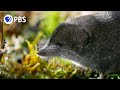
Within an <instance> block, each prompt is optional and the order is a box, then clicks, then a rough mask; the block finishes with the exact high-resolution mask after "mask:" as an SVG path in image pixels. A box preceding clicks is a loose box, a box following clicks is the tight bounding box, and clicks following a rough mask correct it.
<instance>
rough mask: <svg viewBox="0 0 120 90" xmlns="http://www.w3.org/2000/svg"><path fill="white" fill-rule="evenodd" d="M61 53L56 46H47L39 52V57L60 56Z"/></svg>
mask: <svg viewBox="0 0 120 90" xmlns="http://www.w3.org/2000/svg"><path fill="white" fill-rule="evenodd" d="M59 53H60V51H59V48H58V47H57V46H54V45H52V46H47V47H45V48H43V49H40V50H39V51H38V55H40V56H60V55H59Z"/></svg>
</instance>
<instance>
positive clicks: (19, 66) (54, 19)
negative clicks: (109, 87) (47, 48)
mask: <svg viewBox="0 0 120 90" xmlns="http://www.w3.org/2000/svg"><path fill="white" fill-rule="evenodd" d="M36 13H37V12H36ZM36 13H35V12H33V11H29V12H28V11H23V12H20V11H19V12H16V11H14V12H13V11H9V12H7V11H6V12H5V14H11V15H13V16H15V15H18V16H19V15H24V16H26V17H27V23H14V24H12V25H6V24H4V25H3V26H4V28H3V29H4V38H5V40H6V46H5V48H6V49H7V50H8V52H7V53H6V54H4V55H3V57H2V59H1V62H0V78H1V79H4V78H9V79H16V78H20V79H91V78H98V77H99V73H97V72H93V71H91V70H90V69H84V68H82V67H77V66H75V65H73V64H72V63H71V62H70V61H69V60H65V59H63V58H58V57H54V58H50V59H49V60H48V61H45V60H44V59H42V58H41V57H39V56H38V54H37V47H38V46H37V45H38V43H39V42H40V41H42V40H43V39H44V38H46V39H49V38H50V36H51V34H52V33H53V31H54V30H55V28H56V27H57V26H58V25H59V24H60V23H62V22H63V21H64V20H65V19H66V18H67V17H68V16H69V13H64V12H60V11H48V12H39V15H37V16H35V15H36ZM38 17H41V18H38ZM32 20H36V21H35V23H34V24H33V25H31V23H30V22H33V21H32ZM119 76H120V75H119V74H110V75H109V76H108V77H107V78H108V79H119Z"/></svg>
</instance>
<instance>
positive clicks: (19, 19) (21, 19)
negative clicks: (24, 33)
mask: <svg viewBox="0 0 120 90" xmlns="http://www.w3.org/2000/svg"><path fill="white" fill-rule="evenodd" d="M16 21H17V22H18V23H21V22H22V23H25V22H26V17H25V16H23V17H22V16H14V17H12V16H11V15H9V14H7V15H5V17H4V23H6V24H11V23H13V22H16Z"/></svg>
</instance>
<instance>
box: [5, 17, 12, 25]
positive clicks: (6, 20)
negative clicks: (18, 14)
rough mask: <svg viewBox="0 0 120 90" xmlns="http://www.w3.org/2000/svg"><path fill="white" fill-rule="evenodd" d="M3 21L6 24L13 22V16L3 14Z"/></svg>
mask: <svg viewBox="0 0 120 90" xmlns="http://www.w3.org/2000/svg"><path fill="white" fill-rule="evenodd" d="M4 22H5V23H6V24H11V23H12V22H13V17H12V16H11V15H5V17H4Z"/></svg>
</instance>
